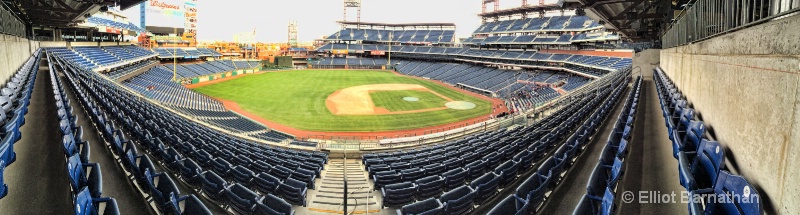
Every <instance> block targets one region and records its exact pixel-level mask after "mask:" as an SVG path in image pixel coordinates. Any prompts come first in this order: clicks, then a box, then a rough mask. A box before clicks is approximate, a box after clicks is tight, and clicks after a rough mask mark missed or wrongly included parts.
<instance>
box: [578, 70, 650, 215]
mask: <svg viewBox="0 0 800 215" xmlns="http://www.w3.org/2000/svg"><path fill="white" fill-rule="evenodd" d="M641 88H642V77H641V76H639V77H638V78H637V79H636V81H635V82H634V83H633V89H632V90H631V92H630V93H629V94H628V98H627V99H626V101H625V106H623V108H622V112H620V114H619V116H618V117H617V121H616V123H615V124H614V129H613V130H612V131H611V134H610V135H609V136H608V141H607V142H606V145H605V147H603V151H602V152H601V153H600V159H599V162H598V163H597V164H596V165H595V167H594V169H593V170H592V175H591V177H590V178H589V182H588V183H587V185H586V193H585V194H583V197H582V198H581V201H580V203H578V205H577V206H576V207H575V210H574V212H573V214H614V209H615V206H614V199H616V194H615V193H616V189H617V184H618V181H619V180H620V179H621V177H622V174H623V172H624V169H625V168H624V167H623V165H624V161H625V158H626V157H627V155H628V153H627V152H628V141H630V137H631V131H632V127H633V123H634V121H635V119H636V111H637V109H636V108H637V107H638V104H639V95H640V93H641Z"/></svg>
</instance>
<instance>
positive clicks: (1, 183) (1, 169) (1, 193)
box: [0, 160, 8, 199]
mask: <svg viewBox="0 0 800 215" xmlns="http://www.w3.org/2000/svg"><path fill="white" fill-rule="evenodd" d="M5 170H6V164H5V161H3V160H0V199H2V198H3V197H6V195H8V185H7V184H5V180H4V177H3V174H4V173H5Z"/></svg>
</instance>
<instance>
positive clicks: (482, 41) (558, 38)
mask: <svg viewBox="0 0 800 215" xmlns="http://www.w3.org/2000/svg"><path fill="white" fill-rule="evenodd" d="M619 39H620V36H619V35H618V34H612V33H579V34H575V35H573V34H563V35H555V36H553V35H537V34H507V35H495V36H486V35H482V36H475V37H469V38H467V39H466V40H464V44H474V45H480V46H485V45H498V44H501V45H503V44H517V45H569V44H573V43H584V42H604V41H612V40H613V41H616V40H619Z"/></svg>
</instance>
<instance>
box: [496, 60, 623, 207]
mask: <svg viewBox="0 0 800 215" xmlns="http://www.w3.org/2000/svg"><path fill="white" fill-rule="evenodd" d="M627 75H628V74H627V73H626V74H625V75H624V77H625V78H620V79H618V80H617V81H615V82H614V83H613V84H612V85H611V86H612V88H613V89H614V90H613V92H612V93H611V94H610V95H609V96H608V97H609V98H608V99H605V101H604V102H603V103H602V104H601V105H600V107H599V108H598V109H597V110H596V111H594V112H593V113H591V114H590V115H589V114H587V115H589V116H588V117H587V118H582V119H586V120H585V121H581V124H580V125H578V129H577V130H576V131H575V132H574V133H573V134H571V135H570V136H569V137H568V138H567V139H566V141H565V142H564V143H563V144H562V145H561V146H560V147H558V149H557V150H556V151H555V152H553V153H552V154H551V156H550V157H549V158H548V159H546V160H545V161H544V162H542V164H541V166H539V168H538V169H537V171H536V172H534V173H533V175H531V176H530V177H528V178H527V179H526V180H525V181H524V182H522V184H520V185H519V187H517V189H516V190H515V193H514V194H512V195H510V196H508V197H506V198H505V199H504V200H503V201H501V202H500V203H499V204H498V205H497V206H495V207H494V208H493V209H492V210H491V211H490V212H489V214H509V213H513V214H527V213H533V212H536V211H537V210H539V207H540V206H541V205H543V204H544V202H545V201H546V199H547V197H548V196H547V193H548V192H550V191H552V190H553V189H555V188H556V187H557V185H558V184H559V183H561V180H562V179H563V177H564V174H565V173H566V172H567V170H568V169H570V168H571V167H572V165H573V164H574V162H575V160H577V157H578V156H580V155H581V154H582V152H583V151H584V150H585V148H586V146H587V144H588V143H589V142H591V141H592V139H593V138H592V136H593V135H594V134H595V133H596V132H597V131H598V130H599V127H600V125H601V124H602V123H603V121H604V120H605V119H606V118H607V117H608V115H609V114H610V113H611V112H612V110H613V109H614V106H615V105H616V103H617V101H619V98H620V97H621V95H622V92H623V90H624V89H625V87H626V86H627V83H628V81H629V78H627ZM601 100H602V99H601ZM526 205H527V206H526Z"/></svg>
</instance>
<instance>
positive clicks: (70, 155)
mask: <svg viewBox="0 0 800 215" xmlns="http://www.w3.org/2000/svg"><path fill="white" fill-rule="evenodd" d="M48 58H50V57H49V56H48ZM49 75H50V84H51V85H52V87H53V93H54V94H55V96H54V97H55V99H56V104H55V106H56V107H57V112H58V118H59V126H60V128H61V139H62V146H63V150H64V156H65V158H66V160H67V172H68V174H69V182H70V190H71V191H72V192H71V196H72V199H73V205H74V207H73V208H74V209H75V214H99V213H100V212H102V214H119V208H118V206H117V201H116V200H115V199H114V198H110V197H102V194H103V174H102V171H101V168H100V164H97V163H90V162H89V153H90V149H89V143H88V142H86V141H83V139H82V138H83V128H82V127H81V126H79V125H77V121H78V119H77V116H75V115H74V114H73V109H72V106H71V104H70V100H69V99H68V98H67V95H66V93H65V92H64V87H63V85H62V84H61V81H60V79H59V78H58V77H57V75H56V70H55V69H54V67H53V64H50V74H49ZM101 207H102V208H104V209H103V211H99V210H100V208H101Z"/></svg>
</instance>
